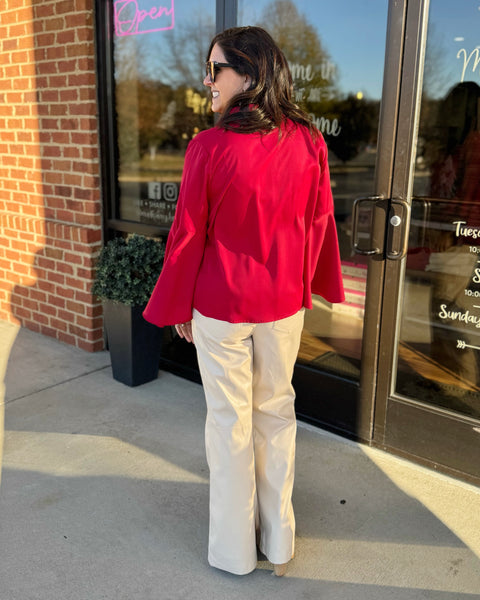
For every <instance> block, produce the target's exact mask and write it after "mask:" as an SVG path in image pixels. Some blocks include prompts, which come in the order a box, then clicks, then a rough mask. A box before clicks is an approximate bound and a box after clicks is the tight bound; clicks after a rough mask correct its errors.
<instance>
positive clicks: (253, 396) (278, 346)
mask: <svg viewBox="0 0 480 600" xmlns="http://www.w3.org/2000/svg"><path fill="white" fill-rule="evenodd" d="M303 319H304V310H303V309H302V310H301V311H299V312H298V313H296V314H295V315H293V316H291V317H288V318H286V319H282V320H280V321H275V322H271V323H228V322H226V321H219V320H217V319H212V318H209V317H205V316H203V315H201V314H200V313H199V312H198V311H194V315H193V337H194V342H195V346H196V349H197V355H198V362H199V367H200V374H201V377H202V382H203V386H204V390H205V397H206V402H207V419H206V426H205V443H206V451H207V461H208V465H209V469H210V528H209V547H208V560H209V563H210V564H211V565H212V566H214V567H217V568H220V569H223V570H225V571H229V572H231V573H235V574H237V575H243V574H246V573H249V572H250V571H252V570H254V569H255V567H256V564H257V549H256V529H258V530H259V531H260V543H259V545H260V550H261V551H262V552H263V553H264V554H265V556H266V557H267V558H268V559H269V560H270V561H271V562H272V563H274V564H281V563H285V562H288V561H289V560H290V559H291V558H292V556H293V552H294V538H295V517H294V513H293V507H292V490H293V480H294V466H295V437H296V419H295V410H294V400H295V393H294V390H293V387H292V383H291V382H292V375H293V368H294V364H295V360H296V357H297V353H298V348H299V345H300V336H301V332H302V328H303Z"/></svg>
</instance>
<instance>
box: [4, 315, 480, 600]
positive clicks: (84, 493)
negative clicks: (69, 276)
mask: <svg viewBox="0 0 480 600" xmlns="http://www.w3.org/2000/svg"><path fill="white" fill-rule="evenodd" d="M16 333H17V330H16V329H15V328H14V327H13V326H11V325H7V324H5V323H0V339H1V340H2V342H1V349H0V375H1V374H2V364H3V367H4V366H5V363H6V360H7V358H8V356H9V362H8V369H7V374H6V395H5V415H6V419H5V444H4V452H3V469H2V481H1V486H0V600H69V599H72V600H137V599H138V600H190V599H193V600H196V599H205V600H207V599H208V600H220V599H222V600H223V599H225V600H227V599H228V600H246V599H255V600H257V599H262V600H264V599H265V600H270V599H272V600H284V599H285V600H296V599H303V600H308V599H312V600H317V599H321V600H350V599H351V600H387V599H388V600H412V599H424V598H428V599H434V600H451V599H462V600H467V599H468V600H471V599H473V598H480V489H479V488H475V487H473V486H469V485H467V484H463V483H460V482H458V481H456V480H453V479H450V478H448V477H445V476H442V475H438V474H436V473H433V472H431V471H428V470H426V469H423V468H421V467H417V466H415V465H413V464H410V463H408V462H406V461H402V460H400V459H397V458H395V457H392V456H390V455H387V454H384V453H382V452H380V451H378V450H374V449H370V448H367V447H364V446H360V445H357V444H355V443H352V442H349V441H345V440H343V439H341V438H338V437H335V436H333V435H331V434H328V433H325V432H323V431H321V430H318V429H314V428H312V427H309V426H306V425H302V424H299V430H298V449H297V475H296V483H295V493H294V505H295V510H296V517H297V546H296V554H295V559H294V560H293V561H292V563H291V566H290V567H289V570H288V572H287V575H286V576H285V577H284V578H276V577H274V576H272V570H271V565H270V564H269V563H267V562H265V561H263V562H262V561H260V562H259V564H258V569H257V570H256V571H255V572H253V573H252V574H250V575H247V576H244V577H237V576H234V575H230V574H228V573H224V572H222V571H218V570H216V569H213V568H211V567H209V565H208V564H207V560H206V554H207V552H206V549H207V519H208V470H207V465H206V460H205V451H204V440H203V426H204V419H205V406H204V400H203V392H202V388H201V386H199V385H197V384H195V383H191V382H189V381H185V380H183V379H180V378H178V377H175V376H173V375H171V374H169V373H163V372H161V373H160V375H159V378H158V379H157V380H156V381H154V382H152V383H149V384H146V385H144V386H141V387H138V388H128V387H126V386H124V385H122V384H120V383H118V382H116V381H114V380H113V379H112V376H111V369H110V366H109V355H108V354H107V353H100V354H94V355H92V354H87V353H85V352H83V351H81V350H77V349H75V348H72V347H69V346H65V345H63V344H60V343H58V342H56V341H53V340H51V339H48V338H45V337H43V336H40V335H37V334H34V333H32V332H30V331H28V330H24V329H21V330H19V331H18V335H16V336H15V334H16ZM10 342H12V348H11V353H10V355H9V350H10V348H9V347H10V345H11V344H10ZM2 361H3V362H2ZM0 409H3V407H2V406H0ZM0 422H1V421H0Z"/></svg>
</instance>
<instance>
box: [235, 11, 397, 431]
mask: <svg viewBox="0 0 480 600" xmlns="http://www.w3.org/2000/svg"><path fill="white" fill-rule="evenodd" d="M387 10H388V3H387V2H385V0H337V1H336V2H311V1H310V0H239V2H238V19H237V24H238V25H260V26H262V27H265V29H267V30H268V31H269V32H270V33H271V34H272V36H273V37H274V39H275V40H276V41H277V42H278V44H279V45H280V47H281V48H282V50H283V51H284V53H285V55H286V58H287V60H288V61H289V64H290V68H291V72H292V76H293V80H294V93H295V99H296V102H297V103H298V104H300V105H301V106H303V107H304V108H305V109H306V110H307V111H308V112H309V113H310V114H311V116H312V119H313V120H314V122H315V123H316V124H317V126H318V128H319V129H320V130H321V131H322V133H323V135H324V137H325V140H326V142H327V145H328V149H329V167H330V175H331V182H332V188H333V194H334V200H335V217H336V222H337V229H338V235H339V241H340V251H341V259H342V270H343V276H344V282H345V286H346V302H345V303H344V304H341V305H332V304H330V303H328V302H326V301H325V300H323V299H322V298H320V297H314V299H313V303H314V309H313V310H311V311H307V313H306V317H305V329H304V332H303V336H302V342H301V347H300V352H299V358H298V362H297V367H296V370H295V379H294V384H295V388H296V391H297V403H296V406H297V413H298V414H299V415H300V416H301V417H303V418H305V419H308V420H312V421H314V422H316V423H319V424H321V425H323V426H326V427H328V428H330V429H334V430H336V431H338V432H340V433H342V434H346V435H350V436H355V437H363V438H368V437H369V424H367V425H366V427H362V425H361V423H360V421H361V419H360V414H361V412H362V404H361V399H360V385H359V384H360V377H361V371H362V369H363V367H364V364H365V362H364V359H363V358H362V340H363V334H364V317H365V300H366V287H367V260H368V258H367V257H366V256H363V255H360V254H356V253H355V252H353V251H352V246H351V233H352V231H351V230H352V206H353V202H354V200H355V198H356V197H358V196H361V195H368V194H371V193H372V191H373V190H374V189H375V166H376V161H377V142H378V126H379V115H380V100H381V96H382V81H383V67H384V57H385V40H386V31H387ZM345 15H348V18H345ZM366 218H367V221H368V216H367V217H366ZM364 226H365V223H363V227H364ZM370 410H371V409H368V408H367V413H369V412H370ZM367 421H368V419H367Z"/></svg>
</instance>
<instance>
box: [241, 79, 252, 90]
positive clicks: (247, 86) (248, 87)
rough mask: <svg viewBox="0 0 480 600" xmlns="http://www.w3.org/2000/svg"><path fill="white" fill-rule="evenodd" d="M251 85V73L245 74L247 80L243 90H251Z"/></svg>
mask: <svg viewBox="0 0 480 600" xmlns="http://www.w3.org/2000/svg"><path fill="white" fill-rule="evenodd" d="M251 85H252V78H251V77H250V75H245V82H244V84H243V91H244V92H246V91H247V90H249V89H250V86H251Z"/></svg>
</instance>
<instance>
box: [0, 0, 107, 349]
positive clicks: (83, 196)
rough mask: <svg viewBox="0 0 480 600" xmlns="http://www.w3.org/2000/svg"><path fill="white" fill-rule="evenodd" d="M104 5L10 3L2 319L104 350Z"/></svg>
mask: <svg viewBox="0 0 480 600" xmlns="http://www.w3.org/2000/svg"><path fill="white" fill-rule="evenodd" d="M93 3H94V0H55V1H53V0H2V3H1V6H0V319H3V320H7V321H10V322H15V323H19V324H20V325H22V326H24V327H27V328H29V329H32V330H34V331H38V332H41V333H43V334H45V335H48V336H52V337H55V338H57V339H58V340H61V341H63V342H67V343H69V344H73V345H76V346H78V347H80V348H83V349H85V350H88V351H95V350H99V349H101V348H103V323H102V310H101V306H99V305H98V303H96V302H95V301H94V299H93V297H92V295H91V293H90V288H91V284H92V277H93V265H94V260H95V258H96V256H97V255H98V251H99V249H100V246H101V236H102V233H101V232H102V223H101V197H100V182H99V156H98V135H97V126H98V123H97V117H96V115H97V103H96V88H95V80H96V74H95V55H94V9H93Z"/></svg>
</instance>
